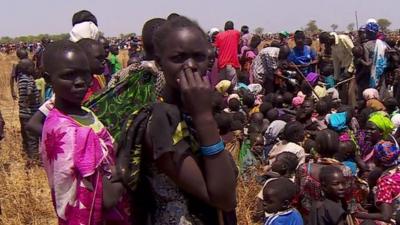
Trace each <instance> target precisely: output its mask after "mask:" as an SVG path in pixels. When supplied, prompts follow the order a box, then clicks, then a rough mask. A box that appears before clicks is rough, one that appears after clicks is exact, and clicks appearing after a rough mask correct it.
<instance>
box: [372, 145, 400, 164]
mask: <svg viewBox="0 0 400 225" xmlns="http://www.w3.org/2000/svg"><path fill="white" fill-rule="evenodd" d="M399 155H400V150H399V148H398V147H397V146H396V144H394V143H393V142H391V141H383V140H382V141H380V142H378V143H377V144H376V145H375V146H374V157H375V159H377V160H379V162H381V163H382V165H384V166H386V167H390V166H395V165H398V164H399Z"/></svg>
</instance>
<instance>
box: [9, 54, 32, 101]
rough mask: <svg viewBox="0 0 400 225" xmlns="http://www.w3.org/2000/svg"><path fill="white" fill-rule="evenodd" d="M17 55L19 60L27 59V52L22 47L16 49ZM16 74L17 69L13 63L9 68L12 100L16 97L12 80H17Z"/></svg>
mask: <svg viewBox="0 0 400 225" xmlns="http://www.w3.org/2000/svg"><path fill="white" fill-rule="evenodd" d="M16 54H17V57H18V59H19V60H22V59H27V58H28V52H27V51H26V50H24V49H21V48H20V49H17V53H16ZM17 75H18V71H16V65H15V64H14V65H13V68H12V70H11V76H10V87H11V96H12V98H13V99H14V100H16V99H17V94H16V93H15V89H14V82H15V81H17Z"/></svg>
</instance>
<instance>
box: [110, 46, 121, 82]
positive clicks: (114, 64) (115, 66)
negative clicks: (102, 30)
mask: <svg viewBox="0 0 400 225" xmlns="http://www.w3.org/2000/svg"><path fill="white" fill-rule="evenodd" d="M118 54H119V49H118V46H117V45H111V46H110V55H109V56H108V60H109V62H110V64H111V74H112V75H113V74H115V73H116V72H118V71H120V70H121V69H122V65H121V62H120V61H119V59H118Z"/></svg>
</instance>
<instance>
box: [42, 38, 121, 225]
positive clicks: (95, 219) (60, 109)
mask: <svg viewBox="0 0 400 225" xmlns="http://www.w3.org/2000/svg"><path fill="white" fill-rule="evenodd" d="M43 67H44V69H45V72H46V74H47V75H48V77H49V80H50V82H51V84H52V86H53V89H54V93H55V103H54V108H53V109H52V110H51V111H50V113H49V114H48V116H47V118H46V121H45V123H44V126H43V133H42V148H41V156H42V161H43V164H44V169H45V171H46V173H47V177H48V182H49V185H50V188H51V193H52V201H53V204H54V208H55V212H56V215H57V218H58V224H60V225H75V224H80V225H94V224H116V225H126V224H129V221H128V217H127V215H126V214H125V213H124V212H125V210H126V209H124V208H122V205H121V202H120V201H118V200H115V199H114V200H113V201H112V202H114V203H112V202H110V200H111V198H112V197H111V196H113V194H114V193H111V192H108V191H109V190H111V189H109V188H110V187H112V189H114V190H118V191H119V193H122V185H121V184H117V183H111V181H110V180H111V178H112V177H113V173H112V171H113V167H114V165H115V155H116V153H115V151H114V148H113V138H112V137H111V135H110V133H109V132H108V131H107V129H106V128H105V127H104V126H103V124H102V123H101V122H100V121H99V120H98V118H97V117H96V116H95V114H94V113H93V112H92V111H90V110H89V109H87V108H85V107H82V105H81V104H82V100H83V98H84V96H85V94H86V92H87V89H88V88H89V86H90V83H91V80H92V76H91V73H90V71H91V69H90V65H89V61H88V59H87V56H86V55H85V53H84V52H83V51H82V49H81V48H80V47H79V45H78V44H76V43H73V42H71V41H68V40H65V41H59V42H55V43H53V44H51V45H49V46H48V48H47V49H46V52H45V53H44V55H43ZM107 190H108V191H107ZM117 196H118V195H117ZM119 197H121V195H119ZM119 197H116V199H120V198H119Z"/></svg>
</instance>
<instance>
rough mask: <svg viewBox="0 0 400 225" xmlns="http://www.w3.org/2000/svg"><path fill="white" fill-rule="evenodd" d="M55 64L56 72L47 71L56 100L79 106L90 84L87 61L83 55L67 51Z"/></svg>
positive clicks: (90, 76)
mask: <svg viewBox="0 0 400 225" xmlns="http://www.w3.org/2000/svg"><path fill="white" fill-rule="evenodd" d="M57 64H58V66H57V68H56V71H49V73H51V74H50V81H51V84H52V86H53V90H54V93H55V94H56V98H57V100H58V101H63V102H66V103H69V104H73V105H81V102H82V100H83V98H84V97H85V95H86V92H87V90H88V88H89V86H90V85H91V82H92V75H91V74H90V67H89V64H88V61H87V59H86V58H85V56H84V54H83V53H81V54H80V53H77V52H74V51H69V52H66V53H64V55H63V57H62V58H61V59H58V61H57Z"/></svg>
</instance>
